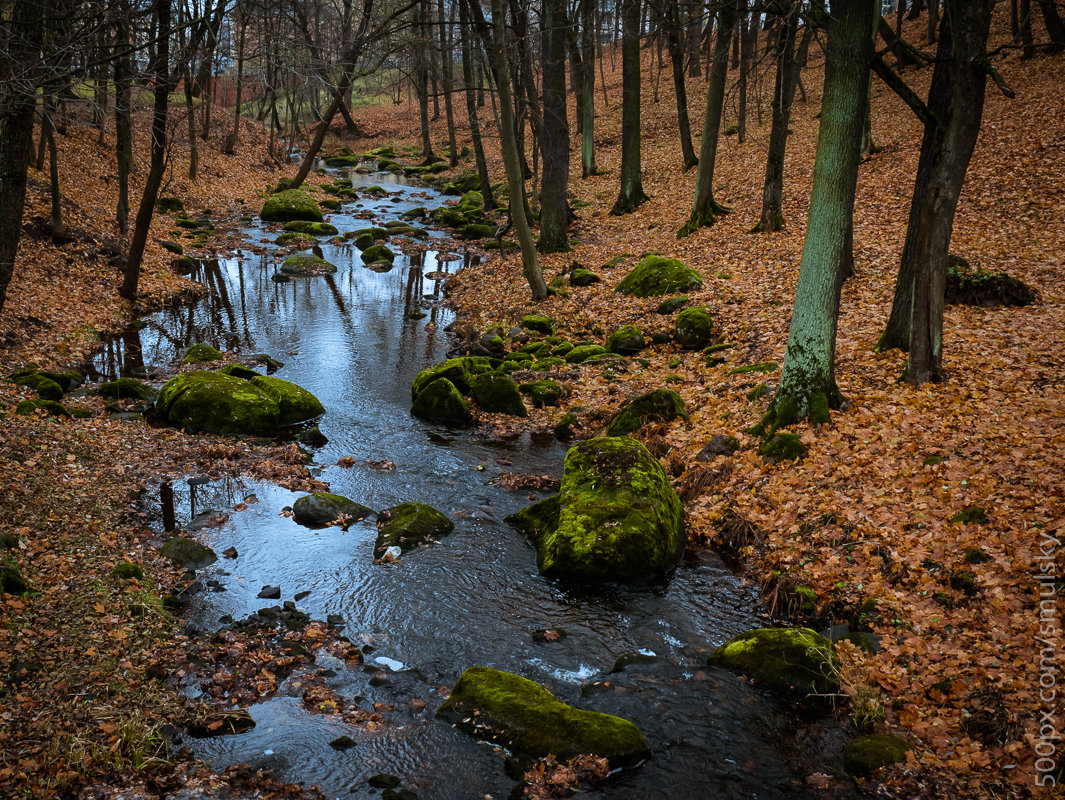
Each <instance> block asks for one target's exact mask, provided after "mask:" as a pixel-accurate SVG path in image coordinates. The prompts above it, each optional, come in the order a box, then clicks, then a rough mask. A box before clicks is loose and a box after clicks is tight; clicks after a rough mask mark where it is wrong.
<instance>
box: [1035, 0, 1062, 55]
mask: <svg viewBox="0 0 1065 800" xmlns="http://www.w3.org/2000/svg"><path fill="white" fill-rule="evenodd" d="M1036 2H1037V3H1039V8H1040V10H1041V11H1042V12H1043V22H1044V24H1045V25H1046V29H1047V35H1048V36H1049V37H1050V44H1049V45H1047V47H1046V48H1044V49H1045V50H1046V52H1047V54H1048V55H1055V54H1057V53H1060V52H1061V51H1062V50H1065V24H1062V21H1061V15H1060V14H1058V6H1057V3H1056V2H1055V0H1036Z"/></svg>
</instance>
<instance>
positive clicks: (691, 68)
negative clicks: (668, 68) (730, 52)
mask: <svg viewBox="0 0 1065 800" xmlns="http://www.w3.org/2000/svg"><path fill="white" fill-rule="evenodd" d="M685 5H686V6H687V9H688V77H689V78H698V77H699V76H700V75H702V67H701V64H700V61H699V45H700V43H701V42H702V40H703V11H704V10H705V8H706V5H705V3H704V2H702V0H688V2H687V3H686V4H685Z"/></svg>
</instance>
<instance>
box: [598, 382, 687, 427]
mask: <svg viewBox="0 0 1065 800" xmlns="http://www.w3.org/2000/svg"><path fill="white" fill-rule="evenodd" d="M677 417H681V418H683V419H687V418H688V415H687V413H686V412H685V410H684V401H683V400H681V398H680V395H679V394H677V393H676V392H674V391H672V390H671V389H655V390H654V391H651V392H648V393H647V394H642V395H640V396H639V397H637V398H636V399H634V400H632V401H631V402H629V403H628V404H626V405H624V406H622V407H621V408H620V409H619V410H618V412H617V413H616V414H615V415H614V417H613V418H612V419H611V420H610V425H609V426H608V427H607V429H606V435H607V436H626V435H628V434H630V433H634V432H635V431H638V430H639V429H640V428H642V427H643V426H644V425H646V424H647V423H648V422H670V421H672V420H675V419H676V418H677Z"/></svg>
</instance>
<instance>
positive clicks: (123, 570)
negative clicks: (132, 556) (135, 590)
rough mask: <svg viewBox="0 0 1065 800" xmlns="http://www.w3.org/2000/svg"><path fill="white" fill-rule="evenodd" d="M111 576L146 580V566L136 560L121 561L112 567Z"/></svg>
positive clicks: (121, 578)
mask: <svg viewBox="0 0 1065 800" xmlns="http://www.w3.org/2000/svg"><path fill="white" fill-rule="evenodd" d="M111 577H113V578H118V579H120V580H124V581H131V580H138V581H142V580H144V567H142V566H141V565H140V564H138V563H137V562H136V561H119V562H118V563H117V564H115V565H114V566H113V567H111Z"/></svg>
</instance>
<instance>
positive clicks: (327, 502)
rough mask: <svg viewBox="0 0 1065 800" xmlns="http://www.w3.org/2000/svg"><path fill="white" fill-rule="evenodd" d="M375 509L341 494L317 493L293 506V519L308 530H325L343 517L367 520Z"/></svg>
mask: <svg viewBox="0 0 1065 800" xmlns="http://www.w3.org/2000/svg"><path fill="white" fill-rule="evenodd" d="M371 514H373V509H371V508H367V507H366V506H364V505H362V504H361V503H356V502H355V501H354V500H349V499H348V498H347V497H343V496H341V495H339V494H330V493H329V492H315V493H314V494H306V495H304V496H303V497H300V498H298V499H297V500H296V502H295V503H293V504H292V519H293V520H295V522H296V524H298V525H305V526H307V527H308V528H324V527H326V526H328V525H332V524H333V523H334V522H335V521H336V520H337V519H338V518H340V517H341V516H344V517H348V518H349V519H350V520H353V521H354V520H360V519H366V517H368V516H370V515H371Z"/></svg>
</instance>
